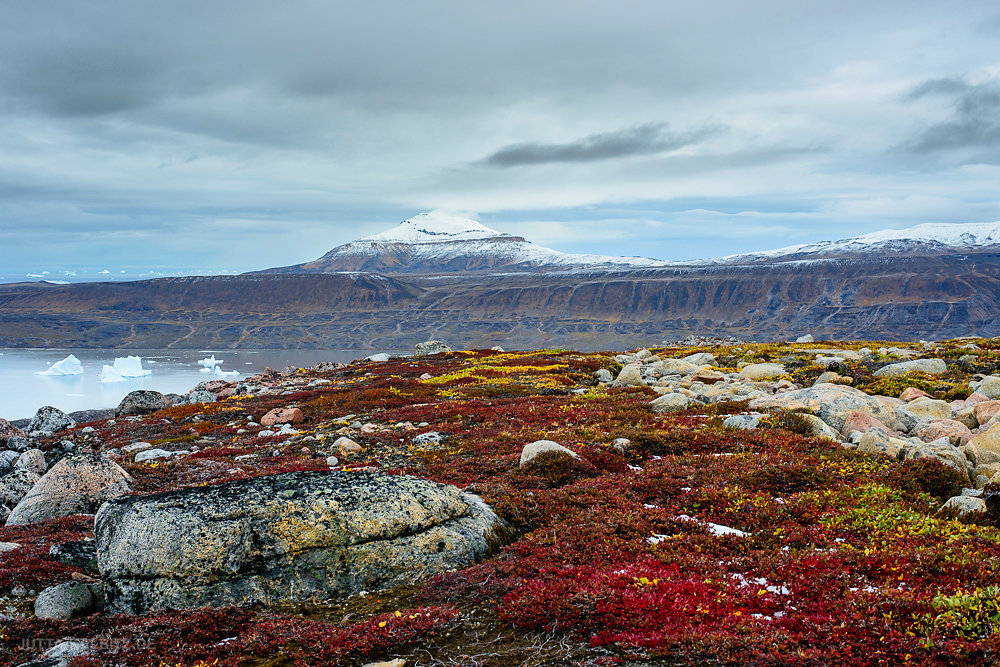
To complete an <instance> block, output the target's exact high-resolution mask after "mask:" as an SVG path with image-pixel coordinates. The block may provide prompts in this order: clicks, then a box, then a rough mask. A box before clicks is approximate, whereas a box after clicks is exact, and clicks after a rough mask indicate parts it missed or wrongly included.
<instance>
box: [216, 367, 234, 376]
mask: <svg viewBox="0 0 1000 667" xmlns="http://www.w3.org/2000/svg"><path fill="white" fill-rule="evenodd" d="M214 372H215V377H220V378H234V377H236V376H237V375H239V374H240V372H239V371H224V370H222V366H216V367H215V371H214Z"/></svg>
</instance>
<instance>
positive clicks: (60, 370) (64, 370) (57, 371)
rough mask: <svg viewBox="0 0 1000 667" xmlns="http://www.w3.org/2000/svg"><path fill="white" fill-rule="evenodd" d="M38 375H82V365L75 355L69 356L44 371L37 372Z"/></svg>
mask: <svg viewBox="0 0 1000 667" xmlns="http://www.w3.org/2000/svg"><path fill="white" fill-rule="evenodd" d="M37 374H38V375H83V364H81V363H80V360H79V359H77V358H76V356H75V355H72V354H71V355H69V356H68V357H66V358H65V359H63V360H62V361H57V362H56V363H54V364H52V365H51V366H49V367H48V368H47V369H46V370H44V371H38V373H37Z"/></svg>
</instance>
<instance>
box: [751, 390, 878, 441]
mask: <svg viewBox="0 0 1000 667" xmlns="http://www.w3.org/2000/svg"><path fill="white" fill-rule="evenodd" d="M775 408H783V409H786V410H796V409H803V408H807V409H809V410H812V411H813V413H815V414H816V415H817V416H818V417H819V418H820V419H822V420H823V421H824V422H826V423H827V424H829V425H830V426H831V427H832V428H833V429H834V430H837V431H840V430H841V429H842V428H843V427H844V422H845V420H846V419H847V416H848V415H849V414H850V413H852V412H854V411H859V412H863V413H865V414H868V415H870V416H872V417H874V418H875V419H877V420H879V421H880V422H882V423H883V424H885V425H886V426H888V427H889V428H890V429H892V428H895V426H896V416H895V415H894V414H893V412H892V410H891V409H889V407H888V406H887V405H886V404H884V403H882V402H881V401H879V400H877V399H875V398H874V397H872V396H869V395H868V394H866V393H865V392H863V391H860V390H858V389H855V388H854V387H848V386H846V385H841V384H821V385H817V386H815V387H809V388H806V389H797V390H795V391H786V392H784V393H781V394H775V395H774V396H765V397H762V398H757V399H754V400H752V401H750V409H751V410H771V409H775Z"/></svg>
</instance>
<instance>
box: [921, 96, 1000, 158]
mask: <svg viewBox="0 0 1000 667" xmlns="http://www.w3.org/2000/svg"><path fill="white" fill-rule="evenodd" d="M932 96H945V97H949V98H952V99H953V102H954V112H953V113H952V116H951V117H950V118H949V119H948V120H946V121H943V122H940V123H935V124H934V125H931V126H930V127H928V128H926V129H924V130H923V131H922V132H921V133H920V134H919V135H918V136H917V137H915V138H914V139H913V140H912V141H910V142H909V143H907V145H906V146H905V148H906V149H907V150H909V151H911V152H914V153H936V152H939V151H950V150H956V149H971V150H972V151H973V153H974V155H972V156H970V158H969V161H988V162H995V161H997V160H998V159H1000V154H998V153H997V149H1000V84H998V82H996V81H987V82H984V83H978V84H970V83H968V82H966V81H963V80H961V79H954V78H943V79H932V80H929V81H926V82H924V83H922V84H921V85H919V86H917V87H916V88H914V89H913V90H912V91H911V92H910V93H909V94H908V95H907V96H906V98H905V99H906V100H907V101H916V100H920V99H923V98H925V97H932Z"/></svg>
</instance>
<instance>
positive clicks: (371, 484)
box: [95, 471, 505, 613]
mask: <svg viewBox="0 0 1000 667" xmlns="http://www.w3.org/2000/svg"><path fill="white" fill-rule="evenodd" d="M504 532H505V531H504V526H503V524H502V522H501V520H500V519H499V518H497V516H496V514H494V513H493V511H492V510H491V509H490V508H489V507H488V506H486V504H485V503H483V502H482V500H480V499H479V498H478V497H477V496H474V495H471V494H467V493H463V492H462V491H460V490H459V489H457V488H455V487H453V486H447V485H444V484H437V483H434V482H429V481H426V480H421V479H416V478H414V477H408V476H403V475H383V474H378V473H374V472H344V471H332V472H328V473H327V472H294V473H283V474H280V475H272V476H265V477H257V478H253V479H247V480H237V481H233V482H227V483H224V484H218V485H213V486H208V487H198V488H191V489H180V490H177V491H168V492H165V493H159V494H155V495H151V496H121V497H119V498H115V499H113V500H110V501H108V502H107V503H106V504H105V505H104V506H102V507H101V509H100V511H99V512H98V513H97V517H96V519H95V533H96V539H97V561H98V566H99V567H100V571H101V576H102V578H103V580H104V582H105V587H106V588H105V590H106V593H107V600H108V605H109V607H110V609H111V611H113V612H124V613H142V612H144V611H147V610H155V609H165V608H187V607H197V606H205V605H226V604H237V603H244V602H259V603H265V604H270V603H275V604H277V603H282V602H293V601H305V600H310V599H327V598H332V597H338V596H344V595H350V594H353V593H358V592H360V591H362V590H368V591H372V590H377V589H381V588H387V587H391V586H396V585H399V584H406V583H411V582H413V581H415V580H419V579H422V578H425V577H428V576H430V575H433V574H435V573H438V572H443V571H446V570H450V569H454V568H460V567H465V566H468V565H471V564H472V563H474V562H476V561H477V560H479V559H481V558H483V557H484V556H486V555H487V554H488V553H489V551H490V549H491V547H493V546H495V545H497V544H498V543H499V540H500V537H501V536H502V535H503V534H504Z"/></svg>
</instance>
